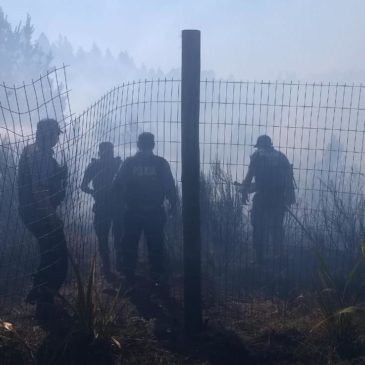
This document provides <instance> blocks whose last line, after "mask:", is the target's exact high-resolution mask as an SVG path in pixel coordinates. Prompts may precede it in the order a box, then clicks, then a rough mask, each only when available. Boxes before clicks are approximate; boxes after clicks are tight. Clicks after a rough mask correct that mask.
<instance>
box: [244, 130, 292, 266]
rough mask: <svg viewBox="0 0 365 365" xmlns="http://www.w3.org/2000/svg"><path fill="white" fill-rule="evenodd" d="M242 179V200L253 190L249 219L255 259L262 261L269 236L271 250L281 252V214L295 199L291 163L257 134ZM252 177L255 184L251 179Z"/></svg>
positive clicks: (282, 220) (267, 139)
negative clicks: (252, 151) (245, 173)
mask: <svg viewBox="0 0 365 365" xmlns="http://www.w3.org/2000/svg"><path fill="white" fill-rule="evenodd" d="M254 147H256V148H257V150H256V151H255V152H254V153H253V155H252V156H251V161H250V165H249V168H248V173H247V175H246V178H245V180H244V182H243V193H244V200H245V203H247V200H248V194H249V193H250V192H255V195H254V198H253V205H252V212H251V223H252V227H253V244H254V249H255V252H256V260H257V262H258V263H263V260H264V248H265V247H267V244H268V242H269V240H270V239H271V241H272V244H273V249H274V252H275V251H276V253H278V254H280V253H281V252H282V244H283V240H284V227H283V223H284V215H285V211H286V208H287V207H289V206H290V205H291V204H293V203H294V202H295V194H294V184H293V182H294V179H293V171H292V166H291V164H290V163H289V161H288V159H287V157H286V156H285V155H284V154H283V153H281V152H280V151H277V150H276V149H275V148H274V147H273V145H272V142H271V138H270V137H269V136H267V135H262V136H259V137H258V139H257V143H256V145H255V146H254ZM253 179H254V181H255V182H254V184H252V180H253Z"/></svg>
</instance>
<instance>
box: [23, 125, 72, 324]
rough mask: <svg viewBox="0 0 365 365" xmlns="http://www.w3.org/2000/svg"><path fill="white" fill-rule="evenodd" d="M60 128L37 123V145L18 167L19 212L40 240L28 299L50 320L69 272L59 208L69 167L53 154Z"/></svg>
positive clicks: (38, 313)
mask: <svg viewBox="0 0 365 365" xmlns="http://www.w3.org/2000/svg"><path fill="white" fill-rule="evenodd" d="M60 133H62V132H61V130H60V127H59V125H58V122H57V121H56V120H54V119H42V120H40V121H39V122H38V124H37V131H36V140H35V143H34V144H31V145H28V146H26V147H25V148H24V149H23V152H22V154H21V157H20V160H19V166H18V194H19V213H20V217H21V219H22V221H23V222H24V224H25V226H26V227H27V229H28V230H29V231H30V232H31V233H32V234H33V235H34V237H35V238H36V239H37V242H38V247H39V254H40V262H39V266H38V269H37V271H36V273H35V274H34V276H33V288H32V289H31V290H30V292H29V293H28V295H27V297H26V302H27V303H29V304H36V305H37V307H36V316H37V317H38V318H39V319H43V320H46V319H50V318H47V316H52V314H51V313H52V308H55V307H54V306H53V304H54V296H55V295H56V294H57V292H58V290H59V289H60V288H61V286H62V284H63V282H64V281H65V279H66V275H67V266H68V265H67V264H68V263H67V261H68V260H67V255H68V252H67V245H66V239H65V235H64V231H63V222H62V220H61V219H60V217H59V216H58V214H57V207H58V206H59V205H60V204H61V202H62V201H63V200H64V198H65V189H66V181H67V167H66V166H60V165H59V164H58V162H57V161H56V159H55V158H54V157H53V147H54V146H55V145H56V144H57V143H58V141H59V135H60Z"/></svg>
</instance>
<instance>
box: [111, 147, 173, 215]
mask: <svg viewBox="0 0 365 365" xmlns="http://www.w3.org/2000/svg"><path fill="white" fill-rule="evenodd" d="M115 185H116V187H117V189H118V190H121V191H122V194H123V197H124V199H125V204H126V206H127V209H131V210H136V211H143V210H153V209H158V208H161V206H162V204H163V202H164V200H165V198H167V199H168V200H169V202H170V204H171V206H172V207H174V206H175V204H176V188H175V182H174V178H173V176H172V173H171V169H170V165H169V163H168V162H167V161H166V160H165V159H164V158H162V157H159V156H156V155H154V154H152V153H144V152H138V153H136V155H134V156H133V157H129V158H127V159H126V160H125V162H124V164H123V165H122V166H121V168H120V170H119V172H118V174H117V176H116V178H115Z"/></svg>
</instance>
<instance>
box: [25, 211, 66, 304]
mask: <svg viewBox="0 0 365 365" xmlns="http://www.w3.org/2000/svg"><path fill="white" fill-rule="evenodd" d="M22 218H23V221H24V223H25V226H26V227H27V229H28V230H29V231H30V232H31V233H32V234H33V235H34V237H35V238H36V239H37V243H38V248H39V255H40V260H39V265H38V268H37V271H36V273H35V274H34V276H33V288H34V289H36V290H38V292H39V293H40V294H39V296H38V299H39V300H40V301H45V302H51V301H53V297H54V294H56V293H57V292H58V291H59V289H60V288H61V286H62V284H63V283H64V281H65V279H66V276H67V266H68V258H67V256H68V252H67V244H66V238H65V234H64V231H63V222H62V220H61V219H60V218H59V217H58V216H57V215H56V214H52V215H50V216H43V217H42V216H41V215H39V214H34V215H33V218H32V219H31V217H30V216H29V214H28V215H27V216H26V217H24V215H23V217H22Z"/></svg>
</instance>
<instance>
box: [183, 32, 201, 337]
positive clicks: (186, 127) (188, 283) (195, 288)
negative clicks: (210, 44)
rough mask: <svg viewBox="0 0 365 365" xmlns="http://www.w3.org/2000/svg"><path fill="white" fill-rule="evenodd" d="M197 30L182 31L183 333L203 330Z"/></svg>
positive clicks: (198, 44)
mask: <svg viewBox="0 0 365 365" xmlns="http://www.w3.org/2000/svg"><path fill="white" fill-rule="evenodd" d="M199 107H200V31H198V30H183V32H182V70H181V155H182V176H181V180H182V215H183V237H184V315H185V323H184V324H185V333H186V334H188V335H189V334H194V333H198V332H200V331H201V329H202V303H201V238H200V154H199Z"/></svg>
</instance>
